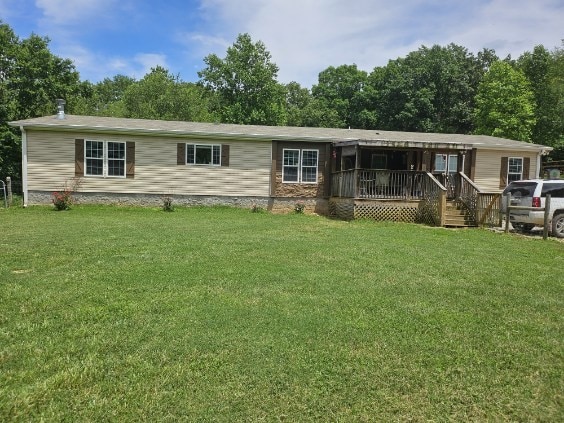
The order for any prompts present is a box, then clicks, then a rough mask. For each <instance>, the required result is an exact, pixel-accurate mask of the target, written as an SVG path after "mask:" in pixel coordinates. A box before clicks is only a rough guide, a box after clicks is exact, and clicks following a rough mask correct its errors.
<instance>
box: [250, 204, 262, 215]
mask: <svg viewBox="0 0 564 423" xmlns="http://www.w3.org/2000/svg"><path fill="white" fill-rule="evenodd" d="M263 211H264V209H263V208H262V207H261V206H259V205H258V204H257V203H253V205H252V206H251V213H262V212H263Z"/></svg>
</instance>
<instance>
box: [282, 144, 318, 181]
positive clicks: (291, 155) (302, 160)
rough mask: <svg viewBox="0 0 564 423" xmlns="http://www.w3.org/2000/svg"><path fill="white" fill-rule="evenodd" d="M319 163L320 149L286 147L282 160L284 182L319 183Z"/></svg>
mask: <svg viewBox="0 0 564 423" xmlns="http://www.w3.org/2000/svg"><path fill="white" fill-rule="evenodd" d="M318 163H319V151H318V150H306V149H304V150H299V149H284V150H283V161H282V182H288V183H300V182H301V183H304V184H315V183H317V169H318Z"/></svg>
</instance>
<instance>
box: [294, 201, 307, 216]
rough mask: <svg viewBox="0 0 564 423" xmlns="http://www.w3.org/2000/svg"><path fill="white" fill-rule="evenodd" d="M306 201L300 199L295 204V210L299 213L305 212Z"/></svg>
mask: <svg viewBox="0 0 564 423" xmlns="http://www.w3.org/2000/svg"><path fill="white" fill-rule="evenodd" d="M305 206H306V205H305V203H304V202H303V201H298V202H297V203H296V204H294V211H295V212H296V213H298V214H303V213H304V210H305Z"/></svg>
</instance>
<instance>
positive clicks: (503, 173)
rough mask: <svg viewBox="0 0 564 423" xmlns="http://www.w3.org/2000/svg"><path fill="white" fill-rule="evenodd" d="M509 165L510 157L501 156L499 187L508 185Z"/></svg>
mask: <svg viewBox="0 0 564 423" xmlns="http://www.w3.org/2000/svg"><path fill="white" fill-rule="evenodd" d="M508 165H509V157H502V158H501V165H500V169H499V188H501V189H503V188H505V187H506V186H507V171H508V168H507V166H508Z"/></svg>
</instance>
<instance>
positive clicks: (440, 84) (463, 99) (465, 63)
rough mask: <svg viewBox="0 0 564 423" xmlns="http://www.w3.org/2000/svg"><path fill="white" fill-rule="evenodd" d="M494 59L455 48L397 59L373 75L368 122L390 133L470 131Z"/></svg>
mask: <svg viewBox="0 0 564 423" xmlns="http://www.w3.org/2000/svg"><path fill="white" fill-rule="evenodd" d="M494 57H495V53H493V51H492V50H484V51H482V52H481V53H479V54H478V57H476V56H474V55H473V54H471V53H469V52H468V50H467V49H466V48H464V47H461V46H457V45H455V44H450V45H448V46H446V47H441V46H438V45H434V46H433V47H431V48H428V47H425V46H422V47H421V48H419V50H417V51H414V52H411V53H409V54H408V55H407V56H406V57H405V58H398V59H396V60H391V61H390V62H388V65H386V66H385V67H381V68H376V69H374V71H373V72H372V73H371V74H370V75H369V78H368V84H367V89H366V90H365V92H366V96H367V100H366V101H365V102H364V103H365V104H366V106H365V110H366V119H368V120H369V121H371V122H376V124H377V125H378V126H379V127H380V128H382V129H389V130H403V131H419V132H447V133H468V132H470V131H471V130H472V125H473V119H472V117H473V115H472V113H473V109H474V97H475V95H476V91H477V88H478V84H479V82H480V80H481V78H482V77H483V75H484V72H485V71H486V70H487V68H488V67H489V64H490V63H491V61H492V60H493V58H494ZM372 124H373V123H372Z"/></svg>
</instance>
